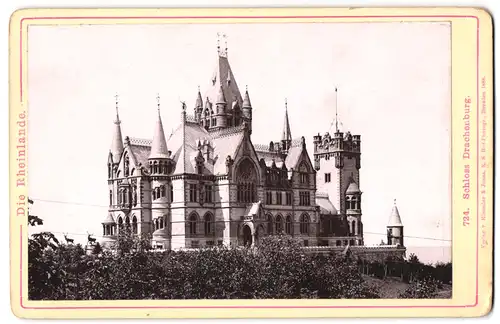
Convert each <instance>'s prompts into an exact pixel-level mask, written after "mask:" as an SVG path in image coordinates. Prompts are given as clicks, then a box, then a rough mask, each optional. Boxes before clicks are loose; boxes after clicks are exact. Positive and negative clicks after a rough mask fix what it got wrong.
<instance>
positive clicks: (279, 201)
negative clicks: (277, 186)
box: [276, 191, 283, 205]
mask: <svg viewBox="0 0 500 324" xmlns="http://www.w3.org/2000/svg"><path fill="white" fill-rule="evenodd" d="M282 198H283V195H282V193H281V191H276V204H277V205H281V204H282V202H283V201H282Z"/></svg>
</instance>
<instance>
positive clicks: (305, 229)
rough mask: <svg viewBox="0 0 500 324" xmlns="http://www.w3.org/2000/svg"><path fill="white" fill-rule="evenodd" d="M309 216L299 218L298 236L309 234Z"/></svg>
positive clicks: (304, 215)
mask: <svg viewBox="0 0 500 324" xmlns="http://www.w3.org/2000/svg"><path fill="white" fill-rule="evenodd" d="M309 223H310V219H309V215H307V214H303V215H302V216H300V234H305V235H307V234H309Z"/></svg>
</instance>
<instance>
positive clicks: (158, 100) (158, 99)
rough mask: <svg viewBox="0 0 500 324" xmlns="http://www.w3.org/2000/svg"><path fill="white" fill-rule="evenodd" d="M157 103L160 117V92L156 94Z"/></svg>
mask: <svg viewBox="0 0 500 324" xmlns="http://www.w3.org/2000/svg"><path fill="white" fill-rule="evenodd" d="M156 105H157V107H158V117H159V116H160V94H159V93H157V94H156Z"/></svg>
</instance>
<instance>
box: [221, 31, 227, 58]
mask: <svg viewBox="0 0 500 324" xmlns="http://www.w3.org/2000/svg"><path fill="white" fill-rule="evenodd" d="M222 38H224V43H225V45H226V48H225V49H224V52H225V53H224V54H226V56H227V35H226V34H222Z"/></svg>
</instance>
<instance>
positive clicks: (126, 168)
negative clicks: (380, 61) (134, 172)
mask: <svg viewBox="0 0 500 324" xmlns="http://www.w3.org/2000/svg"><path fill="white" fill-rule="evenodd" d="M129 165H130V160H129V157H128V154H127V155H125V162H124V166H123V169H124V170H123V173H124V175H125V176H126V177H128V176H129Z"/></svg>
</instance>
